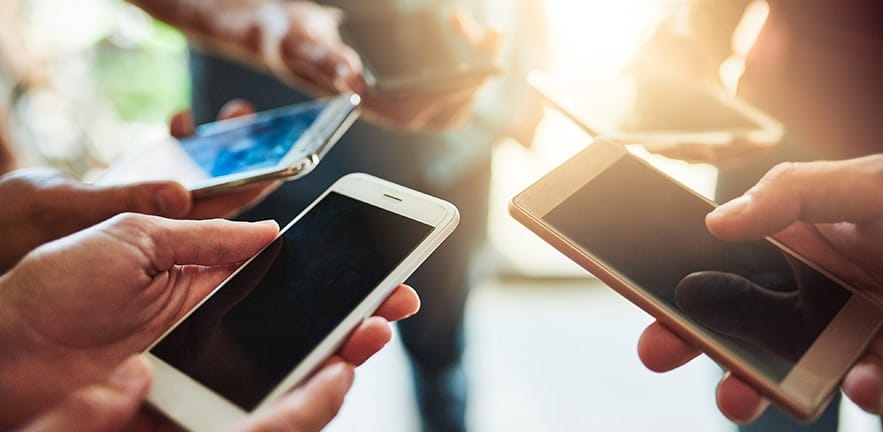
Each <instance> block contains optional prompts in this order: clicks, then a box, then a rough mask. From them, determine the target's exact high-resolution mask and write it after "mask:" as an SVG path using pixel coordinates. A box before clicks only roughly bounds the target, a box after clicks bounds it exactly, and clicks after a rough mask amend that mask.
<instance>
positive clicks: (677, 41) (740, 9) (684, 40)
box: [643, 0, 752, 76]
mask: <svg viewBox="0 0 883 432" xmlns="http://www.w3.org/2000/svg"><path fill="white" fill-rule="evenodd" d="M751 3H752V0H685V1H682V2H679V3H675V4H674V5H673V6H672V9H671V13H669V14H668V16H667V17H666V18H665V19H664V20H663V21H662V23H660V25H659V27H658V28H657V29H656V31H655V33H654V34H653V36H651V38H650V40H649V42H648V43H647V45H646V46H645V48H644V49H643V53H644V54H647V55H649V56H650V57H651V58H652V57H653V56H667V57H674V58H675V59H676V61H678V62H680V63H682V65H683V66H687V67H688V68H691V69H695V70H697V72H699V73H700V74H703V75H706V74H713V75H714V76H717V68H718V67H719V66H720V64H721V63H722V62H723V61H724V60H725V59H726V58H727V57H729V56H730V55H731V54H732V51H733V48H732V38H733V33H734V32H735V30H736V27H737V26H738V25H739V23H740V22H741V20H742V16H743V14H744V13H745V9H746V8H747V7H748V5H749V4H751Z"/></svg>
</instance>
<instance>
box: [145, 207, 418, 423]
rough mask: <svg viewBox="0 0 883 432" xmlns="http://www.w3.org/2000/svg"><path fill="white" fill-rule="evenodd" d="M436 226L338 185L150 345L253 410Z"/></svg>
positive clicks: (162, 356) (181, 368)
mask: <svg viewBox="0 0 883 432" xmlns="http://www.w3.org/2000/svg"><path fill="white" fill-rule="evenodd" d="M432 230H433V227H431V226H429V225H426V224H424V223H421V222H417V221H415V220H412V219H409V218H407V217H404V216H400V215H398V214H395V213H392V212H389V211H387V210H384V209H381V208H378V207H375V206H372V205H369V204H366V203H364V202H362V201H359V200H356V199H353V198H350V197H347V196H345V195H341V194H338V193H334V192H332V193H330V194H329V195H326V196H325V198H323V199H322V200H321V201H320V202H319V203H318V204H317V205H316V206H315V207H313V209H312V210H310V211H309V212H308V213H307V214H306V215H304V217H303V218H302V219H301V220H299V221H298V222H296V223H295V224H293V225H292V226H291V227H290V228H289V229H288V230H286V231H285V232H284V233H282V235H281V236H280V237H279V238H278V239H277V240H275V241H274V242H273V243H272V244H271V245H270V246H268V247H267V248H266V249H265V250H264V251H263V252H261V253H260V254H259V255H258V256H257V257H256V258H255V259H254V260H253V261H251V262H250V263H249V264H248V266H247V267H246V268H244V269H242V271H240V272H239V273H238V274H236V276H234V277H233V278H231V279H230V280H229V281H228V282H227V283H226V284H225V285H224V286H222V287H221V288H220V289H219V290H218V291H217V292H216V293H215V294H214V295H212V297H211V298H209V299H208V300H207V301H206V302H205V303H203V304H202V305H201V306H200V307H199V308H198V309H197V310H195V311H194V312H193V313H192V314H191V315H190V316H189V317H187V318H186V319H185V320H184V321H183V322H181V324H180V325H179V326H178V327H176V328H175V329H174V330H173V331H172V332H170V333H169V334H168V335H167V336H166V337H165V338H163V340H161V341H160V342H159V343H158V344H157V345H156V346H155V347H154V348H153V349H152V350H151V353H153V354H154V355H155V356H157V357H158V358H160V359H162V360H163V361H165V362H166V363H168V364H169V365H171V366H173V367H175V368H176V369H177V370H179V371H180V372H182V373H184V374H186V375H187V376H189V377H191V378H192V379H194V380H196V381H198V382H200V383H202V384H203V385H204V386H206V387H208V388H209V389H211V390H213V391H215V392H216V393H218V394H219V395H221V396H223V397H224V398H226V399H227V400H229V401H230V402H232V403H234V404H236V405H238V406H239V407H241V408H242V409H244V410H246V411H251V410H252V409H254V408H255V407H256V406H257V405H258V404H259V403H260V402H261V401H262V400H263V399H264V398H265V397H266V396H267V395H268V394H269V393H270V392H272V391H273V389H274V388H275V387H276V386H278V385H279V383H280V382H281V381H282V380H283V379H284V378H285V377H286V376H287V375H288V374H289V373H291V371H292V370H293V369H294V368H295V367H296V366H297V365H298V364H299V363H300V362H302V361H303V360H304V359H305V358H306V356H307V355H308V354H309V353H310V352H312V351H313V350H314V349H315V348H316V347H317V346H318V345H319V343H320V342H321V341H322V340H323V339H324V338H325V337H326V336H328V334H329V333H331V332H332V331H333V330H334V328H335V327H337V326H338V325H339V324H340V323H341V321H343V320H344V319H345V318H346V317H347V316H348V315H349V314H350V313H351V312H352V311H353V310H354V309H355V308H356V307H357V306H358V305H359V304H360V303H361V302H362V301H364V300H365V298H366V297H367V296H368V294H370V293H371V292H372V291H373V290H374V289H375V288H376V287H377V285H378V284H379V283H380V282H381V281H382V280H383V279H385V278H386V277H387V276H388V275H389V274H390V273H391V272H392V271H393V270H394V269H395V268H396V267H397V266H398V265H399V264H400V263H401V262H402V261H403V260H404V259H405V258H406V257H407V256H408V255H409V254H410V253H411V252H412V251H413V250H414V249H415V248H416V247H418V246H419V245H420V244H421V243H422V242H423V240H424V239H425V238H426V237H427V236H428V235H429V234H430V233H431V231H432Z"/></svg>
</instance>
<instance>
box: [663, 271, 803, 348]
mask: <svg viewBox="0 0 883 432" xmlns="http://www.w3.org/2000/svg"><path fill="white" fill-rule="evenodd" d="M675 298H676V303H677V306H678V308H679V309H681V310H682V311H683V312H684V313H685V314H686V315H687V316H688V317H690V318H693V319H695V320H696V321H698V322H699V323H700V324H702V325H705V326H707V327H709V328H711V329H712V330H714V331H716V332H718V333H723V334H725V335H727V336H731V337H735V338H737V339H740V340H742V341H745V342H748V343H750V344H752V345H757V346H760V347H761V348H764V349H766V350H768V351H771V352H774V353H776V354H778V355H780V356H783V357H785V358H788V359H794V360H796V358H795V356H799V355H800V354H801V353H803V352H804V351H805V350H806V348H807V347H808V346H809V343H810V342H811V338H810V335H809V334H808V332H807V329H806V326H805V321H806V320H805V318H804V316H803V313H802V312H801V310H800V309H799V308H800V303H799V297H798V295H797V293H796V292H794V291H792V292H777V291H773V290H770V289H767V288H764V287H762V286H759V285H757V284H755V283H753V282H751V281H749V280H748V279H745V278H743V277H741V276H738V275H735V274H732V273H723V272H714V271H705V272H698V273H693V274H690V275H687V276H686V277H685V278H684V279H682V280H681V282H680V283H678V286H677V288H676V290H675Z"/></svg>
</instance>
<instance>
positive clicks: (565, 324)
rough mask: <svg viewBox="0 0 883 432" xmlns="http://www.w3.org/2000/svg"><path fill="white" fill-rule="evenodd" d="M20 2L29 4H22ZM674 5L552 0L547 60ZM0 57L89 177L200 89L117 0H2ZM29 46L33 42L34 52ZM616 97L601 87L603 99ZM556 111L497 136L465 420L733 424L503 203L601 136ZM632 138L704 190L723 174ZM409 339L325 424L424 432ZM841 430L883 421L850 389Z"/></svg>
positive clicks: (54, 157)
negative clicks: (662, 364) (524, 141)
mask: <svg viewBox="0 0 883 432" xmlns="http://www.w3.org/2000/svg"><path fill="white" fill-rule="evenodd" d="M16 3H17V4H16ZM675 4H676V2H674V1H659V0H580V1H572V0H547V1H546V2H545V7H546V13H547V15H548V29H549V38H550V52H549V60H550V67H549V69H550V70H551V72H553V73H556V72H560V73H566V74H568V75H575V74H576V75H579V76H582V77H585V79H586V80H591V79H594V78H598V79H601V78H603V77H606V76H609V75H611V74H615V73H617V72H618V71H619V70H621V69H622V67H624V66H625V65H626V64H628V63H629V62H630V60H631V58H632V56H633V55H634V53H635V52H636V51H637V50H638V48H639V47H640V46H641V44H642V43H643V42H644V41H645V40H646V38H647V37H648V35H649V34H650V33H651V32H652V31H653V28H654V26H655V25H656V24H657V23H658V22H659V21H660V20H661V19H662V17H664V16H665V15H666V14H667V13H669V12H670V11H671V8H672V7H674V5H675ZM0 8H2V10H0V20H2V22H0V26H2V28H4V29H10V30H14V31H9V32H4V35H3V37H4V38H5V40H3V41H2V46H0V49H2V50H0V53H2V54H3V59H4V62H3V63H4V64H3V66H4V67H6V68H8V69H10V70H13V71H15V73H16V74H17V75H18V76H20V77H22V80H23V82H24V83H25V84H26V90H24V91H19V89H14V91H13V92H11V95H10V100H11V101H12V104H11V105H10V107H9V108H8V117H9V122H10V130H9V133H10V135H11V136H12V138H13V142H15V143H16V148H17V150H18V152H19V155H20V156H21V157H22V159H23V161H24V162H25V164H27V165H51V166H55V167H58V168H61V169H63V170H65V171H68V172H71V173H73V174H74V175H76V176H78V177H82V178H94V177H95V176H96V175H98V174H99V173H100V172H101V171H102V170H103V169H104V168H106V167H107V166H108V165H109V164H111V163H112V162H113V161H114V160H115V159H116V158H118V157H119V156H120V155H121V154H122V153H123V152H124V151H125V150H126V149H127V148H129V147H130V146H134V145H138V144H139V143H143V142H146V141H150V140H157V139H160V138H162V137H163V136H165V135H166V133H167V132H166V131H167V121H168V119H169V118H170V117H171V115H172V114H173V113H174V112H175V111H177V110H180V109H183V108H186V107H187V105H188V101H189V91H190V89H189V87H188V86H189V81H188V77H187V55H188V54H187V43H186V40H185V39H184V37H183V36H182V35H181V34H179V33H178V32H177V31H175V30H174V29H172V28H170V27H168V26H166V25H164V24H162V23H159V22H156V21H154V20H153V19H151V18H150V17H149V16H148V15H147V14H145V13H144V12H142V11H141V10H139V9H137V8H136V7H134V6H131V5H128V4H126V3H124V2H122V1H118V0H77V1H70V0H27V1H21V2H14V1H9V0H6V1H3V2H2V4H0ZM765 13H766V9H765V4H764V3H763V2H756V4H755V5H753V6H752V7H751V8H749V9H748V12H746V16H745V19H744V20H743V25H742V27H741V28H742V30H741V31H740V32H737V40H736V41H734V48H735V51H736V55H735V56H734V58H733V59H730V60H728V61H727V62H725V63H724V66H723V67H722V68H721V78H722V81H723V82H724V84H725V85H727V86H731V88H732V87H734V86H735V83H736V80H737V79H738V76H739V73H740V71H741V69H740V59H739V54H740V52H741V53H742V54H744V52H745V50H747V48H748V47H749V46H750V44H751V41H752V40H753V37H754V36H753V35H754V34H756V31H757V29H758V28H759V26H760V23H762V22H763V20H764V18H765ZM22 47H25V49H22ZM594 102H595V103H599V104H603V103H605V101H594ZM590 141H591V138H590V137H589V136H587V135H586V134H585V133H583V132H582V131H581V130H580V129H579V128H578V127H576V126H575V125H574V124H573V123H572V122H570V121H569V120H567V119H566V118H564V117H563V116H561V115H560V114H558V113H557V112H555V111H554V110H550V109H547V110H546V113H545V116H544V118H543V120H542V122H541V124H540V126H539V129H538V131H537V134H536V138H535V142H534V143H533V145H532V146H530V147H525V146H522V145H520V144H519V143H517V142H515V141H514V140H502V141H501V142H499V143H497V145H496V147H495V150H494V155H493V177H492V192H491V196H492V203H491V206H490V209H491V210H490V219H489V221H490V222H489V240H488V247H487V251H486V253H485V255H486V258H485V262H486V263H487V264H488V270H489V271H487V272H486V273H487V275H488V276H487V277H486V278H485V279H484V281H483V282H482V283H480V284H479V286H477V287H476V288H475V289H474V290H473V291H472V295H471V298H470V300H469V306H468V313H467V321H466V328H467V330H466V337H467V340H468V341H469V343H468V349H467V357H466V358H467V360H466V368H467V373H468V374H469V376H470V379H471V382H470V390H471V399H470V401H469V406H468V414H467V416H468V422H469V425H470V426H471V427H472V428H473V429H474V430H477V431H510V432H511V431H533V430H554V431H583V430H616V431H645V430H659V431H667V430H690V431H700V430H701V431H727V430H733V429H734V427H733V426H732V425H731V424H730V423H729V422H728V421H727V420H726V419H724V418H723V417H722V416H721V415H720V414H719V413H718V410H717V408H716V406H715V403H714V398H713V396H714V387H715V384H716V382H717V379H718V378H719V374H720V372H719V369H718V368H717V367H716V366H715V365H714V364H713V363H712V362H711V361H709V360H708V359H706V358H700V359H697V360H695V361H693V362H692V363H691V364H690V365H688V366H687V367H684V368H682V369H680V370H678V371H676V372H673V373H669V374H665V375H657V374H654V373H652V372H649V371H648V370H646V369H645V368H643V366H642V365H641V364H640V362H639V360H638V358H637V355H636V352H635V351H636V350H635V346H636V342H637V337H638V335H639V334H640V331H641V330H642V329H643V328H644V326H646V325H647V324H649V323H650V322H651V319H650V317H649V316H647V315H646V314H644V313H643V312H641V311H640V310H638V309H637V308H636V307H634V306H632V305H631V304H629V303H627V302H626V301H624V300H623V299H621V298H620V297H618V296H617V295H615V294H614V293H613V292H612V291H610V290H609V289H607V288H606V287H605V286H603V285H602V284H600V283H599V282H597V281H596V280H594V279H593V278H592V277H591V276H590V275H588V274H587V273H586V272H585V271H583V270H582V269H580V268H579V267H577V266H575V265H574V264H572V263H571V262H569V261H568V260H566V259H564V258H563V257H562V256H561V255H560V254H558V253H557V252H556V251H555V250H553V249H551V247H549V246H547V245H546V244H545V243H543V242H541V241H539V240H538V239H537V238H535V237H534V236H533V235H532V234H530V233H529V232H528V231H527V230H525V229H524V228H522V227H521V226H520V225H518V224H517V223H515V222H514V221H512V220H511V219H510V218H509V216H508V215H507V212H506V205H507V201H508V200H509V199H510V198H511V197H512V196H514V195H515V194H516V193H518V192H519V191H520V190H522V189H523V188H524V187H526V186H527V185H529V184H530V183H532V182H533V181H535V180H536V179H537V178H539V177H540V176H541V175H542V174H544V173H545V172H547V171H549V170H550V169H552V168H553V167H554V166H556V165H557V164H559V163H560V162H562V161H563V160H565V159H566V158H568V157H569V156H570V155H572V154H574V153H575V152H577V151H578V150H580V149H581V148H583V147H584V146H585V145H587V144H588V143H590ZM635 151H636V152H638V153H639V154H641V155H642V156H644V157H646V158H648V159H649V160H651V162H653V163H654V164H655V165H657V166H659V167H660V168H662V169H663V170H665V171H666V172H668V173H669V174H671V175H672V176H674V177H676V178H678V179H679V180H681V181H682V182H684V183H686V184H687V185H689V186H690V187H692V188H694V189H696V190H697V191H699V192H700V193H702V194H704V195H705V196H708V197H711V196H712V193H713V191H714V184H715V180H716V176H717V171H716V169H715V168H714V167H712V166H710V165H703V164H688V163H686V162H679V161H673V160H669V159H665V158H662V157H659V156H652V155H649V154H646V153H641V152H640V150H638V149H635ZM408 380H409V376H408V373H407V366H406V362H405V357H404V353H403V351H402V349H401V348H400V347H399V346H398V345H397V343H393V344H392V346H391V348H390V349H387V350H384V351H383V352H382V353H380V354H379V355H378V356H376V357H375V358H373V359H372V360H370V361H369V362H368V364H367V365H366V366H365V367H363V368H362V369H360V370H359V373H358V377H357V380H356V385H355V389H354V391H353V392H352V393H351V394H350V396H349V397H348V399H347V402H346V405H345V406H344V409H343V412H342V413H341V415H340V417H339V418H338V419H337V420H336V421H335V422H334V423H332V425H331V426H330V427H329V430H332V431H351V430H384V431H389V432H395V431H412V430H417V428H418V426H417V425H418V420H417V417H416V408H415V406H414V402H413V397H412V395H411V392H412V390H411V387H410V385H409V381H408ZM841 414H842V416H841V425H842V426H844V427H846V428H845V429H842V430H849V431H876V430H880V426H879V425H880V423H879V419H877V418H874V417H871V416H867V415H865V414H863V413H861V412H860V410H858V409H857V408H856V407H854V406H853V405H852V404H851V403H849V402H844V403H843V404H842V406H841Z"/></svg>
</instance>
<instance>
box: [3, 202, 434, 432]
mask: <svg viewBox="0 0 883 432" xmlns="http://www.w3.org/2000/svg"><path fill="white" fill-rule="evenodd" d="M277 233H278V226H276V225H275V224H274V223H263V224H250V223H242V222H229V221H224V220H212V221H175V220H169V219H162V218H158V217H152V216H144V215H136V214H131V215H126V216H121V217H117V218H114V219H111V220H110V221H107V222H105V223H102V224H99V225H97V226H95V227H92V228H88V229H86V230H84V231H81V232H79V233H77V234H75V235H73V236H70V237H68V238H66V239H64V240H60V241H56V242H54V243H51V244H50V245H47V246H46V247H43V248H41V249H38V250H37V251H36V252H34V253H32V254H30V255H28V256H27V257H25V259H24V260H22V262H21V263H20V264H19V265H18V266H16V267H15V268H14V269H13V270H11V271H10V272H9V273H7V274H6V275H5V277H4V278H2V279H0V287H2V289H0V295H2V297H3V304H4V311H6V313H4V314H3V316H2V318H0V321H2V324H3V325H2V326H0V346H2V347H3V351H4V357H3V362H4V363H3V367H2V368H0V402H2V403H0V407H2V408H0V428H3V429H8V428H14V427H15V426H16V425H20V424H21V422H22V421H24V420H26V419H28V418H31V417H32V416H33V415H34V414H36V413H37V412H41V411H45V410H46V409H48V408H49V407H50V406H51V405H53V404H55V403H57V402H59V401H60V400H61V398H63V397H64V396H65V395H67V394H70V393H71V392H73V391H74V390H75V389H77V388H80V387H82V386H88V385H92V384H94V383H98V382H101V381H102V380H103V379H104V377H105V376H106V374H107V373H108V372H109V371H110V370H111V369H112V368H113V367H114V366H115V365H116V364H118V363H119V362H121V361H123V359H125V358H127V357H129V356H131V355H132V354H133V353H136V352H140V351H142V350H144V349H146V348H147V346H149V345H150V344H151V343H152V342H153V341H154V340H155V339H156V338H158V337H159V336H160V335H161V334H162V333H163V332H164V331H165V329H167V328H168V327H169V326H171V325H172V324H173V323H174V322H176V321H177V320H178V319H180V318H181V317H183V316H184V315H185V314H186V313H187V311H188V310H189V309H190V308H192V307H193V306H195V305H196V304H198V303H199V302H200V301H201V300H202V298H203V297H204V296H205V295H206V294H207V293H209V292H210V291H211V290H212V289H214V288H215V287H216V286H217V284H218V283H220V281H222V280H223V279H224V278H225V277H227V276H228V275H229V274H230V272H231V267H230V265H235V264H236V263H239V262H241V261H243V260H245V259H247V258H248V257H249V256H251V255H253V254H254V253H256V252H257V251H258V250H260V249H261V248H262V247H263V246H264V245H266V244H267V243H268V242H271V241H272V240H273V238H274V236H275V235H276V234H277ZM145 275H152V276H150V277H147V278H145V277H144V276H145ZM59 281H64V283H63V284H60V283H59ZM418 307H419V300H418V298H417V295H416V293H415V292H414V290H413V289H411V288H410V287H407V286H399V287H396V288H395V289H394V290H393V291H392V293H391V294H390V295H389V297H388V298H387V299H386V300H385V301H384V302H383V304H382V305H381V306H380V308H379V309H377V311H376V312H375V314H374V316H373V317H371V318H367V319H366V320H364V321H363V322H361V323H359V325H358V326H357V327H356V328H355V330H354V331H353V332H352V333H350V334H349V335H348V337H347V339H346V342H344V343H343V345H342V346H341V347H340V349H339V350H338V351H337V354H338V355H339V356H340V358H341V359H342V360H343V361H344V362H346V363H347V364H349V365H358V364H360V363H361V362H363V361H365V360H366V359H367V358H368V357H370V356H371V355H372V354H373V353H374V352H376V351H377V350H378V349H379V348H380V347H382V346H383V345H384V344H385V343H386V342H387V341H388V340H389V339H390V337H391V331H390V328H389V326H388V325H387V324H386V321H396V320H399V319H403V318H405V317H407V316H410V315H412V314H414V313H415V312H416V311H417V308H418ZM7 318H16V320H15V321H10V320H8V319H7ZM23 326H28V327H27V328H28V329H29V330H28V331H15V329H23V328H25V327H23ZM31 330H33V331H31ZM38 334H39V335H41V336H40V339H39V340H35V339H33V337H34V336H36V335H38ZM43 337H45V339H44V338H43ZM13 359H14V360H15V361H13ZM348 367H350V368H351V366H348ZM326 372H327V371H326ZM331 372H334V371H331ZM338 372H340V371H338ZM322 375H323V374H319V377H318V378H319V381H318V382H316V381H315V380H314V381H311V382H309V384H307V385H306V386H305V387H304V388H303V389H300V390H298V391H297V392H294V393H293V394H291V395H289V396H287V397H286V399H287V402H286V403H283V404H280V405H281V406H271V407H268V408H269V409H267V410H264V411H263V412H262V413H261V414H260V415H258V416H252V417H250V418H248V419H244V422H243V424H242V425H240V426H242V428H237V430H251V429H254V428H257V429H258V430H260V428H258V427H257V426H259V425H260V424H262V423H265V422H266V423H272V422H273V421H278V420H279V418H278V417H279V416H283V417H286V418H289V419H291V418H302V419H305V420H306V421H309V422H310V424H315V423H317V422H319V421H326V422H327V421H328V420H330V419H328V418H323V414H322V413H323V412H324V413H327V412H336V409H335V410H331V411H328V410H325V411H322V410H320V411H318V412H309V411H307V412H302V409H306V410H309V409H312V408H315V407H316V406H317V405H322V404H323V403H325V402H330V401H331V400H329V399H328V398H326V397H323V393H324V392H326V391H328V390H329V389H328V388H326V385H328V384H329V382H327V381H328V380H327V379H325V378H328V377H325V378H322ZM335 376H336V375H335ZM331 390H333V391H339V389H337V390H335V389H334V388H332V389H331ZM344 390H345V389H344ZM332 393H334V392H332ZM326 396H327V395H326ZM142 397H143V395H142ZM332 400H340V401H342V398H341V399H332ZM90 406H91V405H90ZM62 408H63V406H62ZM334 408H336V407H334ZM90 412H91V411H90ZM134 413H135V411H134V410H133V411H131V412H130V414H129V415H133V416H134ZM102 414H106V413H103V412H99V413H96V415H97V416H99V417H100V416H101V415H102ZM91 419H92V418H90V419H87V420H91ZM135 421H136V422H139V424H140V422H147V423H149V424H151V425H154V426H155V425H156V423H157V422H158V421H159V419H158V418H156V415H155V413H152V412H147V411H143V412H140V414H139V415H137V416H135ZM102 424H103V423H102ZM228 426H232V425H228ZM60 427H61V429H62V430H78V429H80V428H78V427H77V425H75V424H62V425H60ZM250 428H251V429H250Z"/></svg>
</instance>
